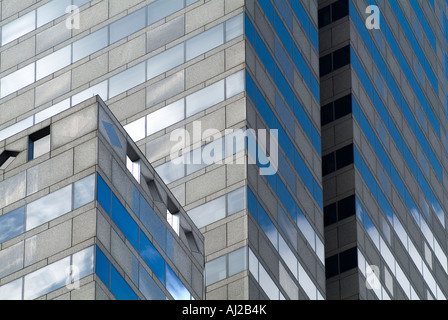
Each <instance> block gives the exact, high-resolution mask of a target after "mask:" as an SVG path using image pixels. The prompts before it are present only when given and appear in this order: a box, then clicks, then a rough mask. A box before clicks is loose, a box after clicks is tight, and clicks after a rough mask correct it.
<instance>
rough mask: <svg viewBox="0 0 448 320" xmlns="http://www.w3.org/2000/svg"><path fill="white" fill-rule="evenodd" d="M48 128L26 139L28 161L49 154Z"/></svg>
mask: <svg viewBox="0 0 448 320" xmlns="http://www.w3.org/2000/svg"><path fill="white" fill-rule="evenodd" d="M50 145H51V141H50V127H46V128H44V129H41V130H39V131H37V132H35V133H33V134H31V135H30V136H29V137H28V161H31V160H33V159H36V158H38V157H40V156H41V155H44V154H46V153H48V152H50Z"/></svg>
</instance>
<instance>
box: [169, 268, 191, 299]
mask: <svg viewBox="0 0 448 320" xmlns="http://www.w3.org/2000/svg"><path fill="white" fill-rule="evenodd" d="M166 288H167V289H168V292H169V293H171V295H172V296H173V298H174V299H175V300H190V298H191V295H190V292H189V291H188V290H187V288H185V286H184V284H183V283H182V282H181V281H180V280H179V278H178V277H177V276H176V274H175V273H174V271H173V270H172V269H171V268H170V267H168V266H167V268H166Z"/></svg>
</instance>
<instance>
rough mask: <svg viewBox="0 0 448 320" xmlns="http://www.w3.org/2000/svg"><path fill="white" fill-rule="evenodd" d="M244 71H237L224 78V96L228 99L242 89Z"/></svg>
mask: <svg viewBox="0 0 448 320" xmlns="http://www.w3.org/2000/svg"><path fill="white" fill-rule="evenodd" d="M244 75H245V73H244V71H240V72H237V73H235V74H233V75H231V76H229V77H227V79H226V98H227V99H229V98H231V97H233V96H235V95H237V94H238V93H241V92H243V91H244V82H245V79H244Z"/></svg>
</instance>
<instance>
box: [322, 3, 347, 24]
mask: <svg viewBox="0 0 448 320" xmlns="http://www.w3.org/2000/svg"><path fill="white" fill-rule="evenodd" d="M348 8H349V7H348V0H339V1H336V2H334V3H332V4H331V5H329V6H326V7H324V8H322V9H320V10H319V29H320V28H323V27H325V26H327V25H329V24H330V23H333V22H335V21H337V20H339V19H342V18H343V17H346V16H348V14H349V10H348Z"/></svg>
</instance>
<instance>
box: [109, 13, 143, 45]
mask: <svg viewBox="0 0 448 320" xmlns="http://www.w3.org/2000/svg"><path fill="white" fill-rule="evenodd" d="M145 11H146V8H143V9H140V10H138V11H136V12H134V13H131V14H130V15H128V16H126V17H124V18H122V19H120V20H118V21H116V22H114V23H112V24H111V25H110V43H114V42H116V41H118V40H121V39H123V38H126V37H127V36H129V35H131V34H133V33H134V32H137V31H138V30H141V29H143V28H144V27H146V12H145Z"/></svg>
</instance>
